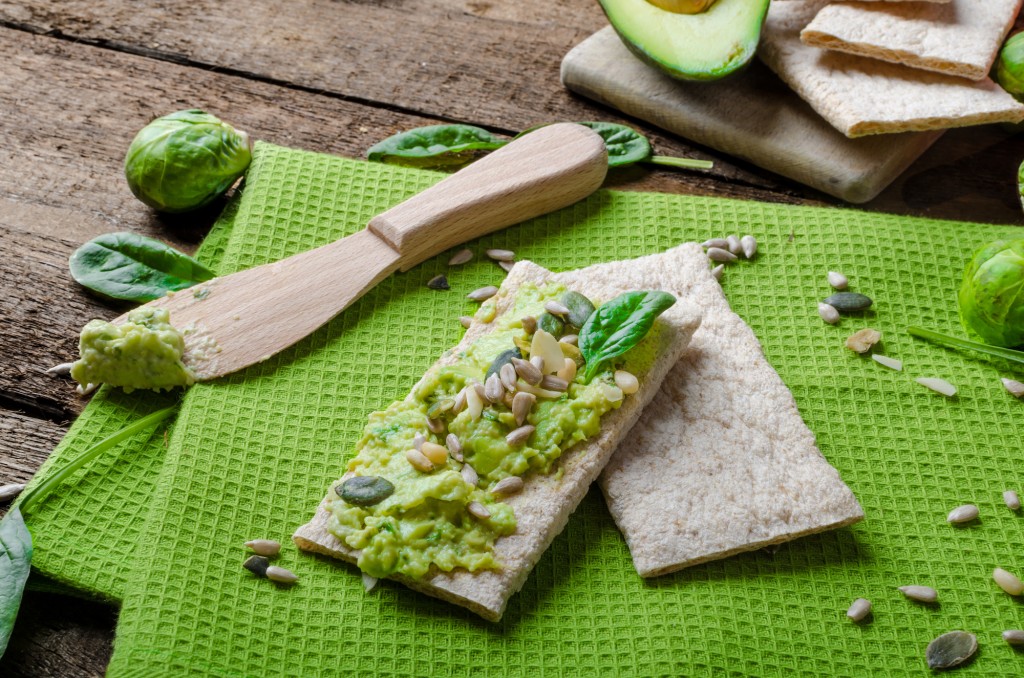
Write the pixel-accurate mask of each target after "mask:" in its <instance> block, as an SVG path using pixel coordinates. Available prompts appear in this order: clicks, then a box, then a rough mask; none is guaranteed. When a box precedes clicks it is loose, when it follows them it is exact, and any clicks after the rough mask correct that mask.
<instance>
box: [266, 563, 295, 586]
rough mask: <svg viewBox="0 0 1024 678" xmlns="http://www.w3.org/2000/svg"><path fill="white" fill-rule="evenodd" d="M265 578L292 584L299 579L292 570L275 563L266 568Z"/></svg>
mask: <svg viewBox="0 0 1024 678" xmlns="http://www.w3.org/2000/svg"><path fill="white" fill-rule="evenodd" d="M267 579H269V580H270V581H276V582H277V583H279V584H294V583H295V582H297V581H299V577H298V576H297V575H296V574H295V573H294V572H292V571H291V570H286V569H284V568H283V567H278V566H277V565H271V566H270V567H268V568H267Z"/></svg>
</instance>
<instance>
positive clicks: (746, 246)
mask: <svg viewBox="0 0 1024 678" xmlns="http://www.w3.org/2000/svg"><path fill="white" fill-rule="evenodd" d="M740 247H741V248H742V249H743V256H745V257H746V258H747V259H753V258H754V255H755V254H757V238H755V237H754V236H752V235H745V236H743V237H742V238H740Z"/></svg>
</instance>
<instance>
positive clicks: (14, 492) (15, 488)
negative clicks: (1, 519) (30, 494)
mask: <svg viewBox="0 0 1024 678" xmlns="http://www.w3.org/2000/svg"><path fill="white" fill-rule="evenodd" d="M24 489H25V483H11V484H10V485H4V486H3V487H0V501H10V500H12V499H14V498H15V497H17V496H18V495H19V494H21V492H22V490H24Z"/></svg>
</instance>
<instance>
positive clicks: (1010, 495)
mask: <svg viewBox="0 0 1024 678" xmlns="http://www.w3.org/2000/svg"><path fill="white" fill-rule="evenodd" d="M1003 501H1004V502H1006V507H1007V508H1008V509H1010V510H1011V511H1019V510H1020V497H1019V496H1017V493H1016V492H1014V491H1013V490H1007V491H1006V492H1003Z"/></svg>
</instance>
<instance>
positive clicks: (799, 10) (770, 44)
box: [758, 0, 1024, 137]
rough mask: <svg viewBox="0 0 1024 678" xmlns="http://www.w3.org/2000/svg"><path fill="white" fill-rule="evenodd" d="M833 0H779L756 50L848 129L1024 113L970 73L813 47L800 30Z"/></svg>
mask: <svg viewBox="0 0 1024 678" xmlns="http://www.w3.org/2000/svg"><path fill="white" fill-rule="evenodd" d="M826 2H827V0H774V1H773V2H772V4H771V6H770V7H769V9H768V16H767V17H766V19H765V24H764V30H763V31H762V38H761V46H760V47H759V50H758V54H759V56H760V57H761V59H762V60H763V61H764V62H765V63H766V64H767V65H768V67H769V68H771V69H772V70H773V71H775V72H776V73H778V75H779V77H781V78H782V79H783V80H784V81H785V82H786V84H788V85H789V86H790V87H791V88H792V89H793V90H794V91H795V92H796V93H797V94H799V95H800V97H801V98H803V99H804V100H805V101H807V102H808V103H809V104H810V105H811V107H812V108H814V110H815V111H817V112H818V114H819V115H821V116H822V117H823V118H825V119H826V120H828V121H829V123H831V124H832V126H833V127H835V128H836V129H838V130H839V131H840V132H842V133H843V134H845V135H846V136H848V137H860V136H865V135H868V134H882V133H887V132H908V131H924V130H931V129H945V128H950V127H963V126H967V125H980V124H985V123H992V122H1020V121H1022V120H1024V106H1022V105H1021V104H1019V103H1018V102H1017V101H1016V100H1014V98H1013V97H1011V96H1010V95H1009V94H1007V93H1006V92H1005V91H1003V89H1002V88H1001V87H999V86H998V85H996V84H995V83H994V82H992V81H991V80H988V79H986V80H979V81H969V80H964V79H963V78H957V77H953V76H948V75H940V74H938V73H930V72H927V71H921V70H918V69H914V68H908V67H906V66H901V65H899V64H889V63H885V62H883V61H879V60H877V59H868V58H866V57H860V56H854V55H850V54H841V53H839V52H832V51H829V50H823V49H820V48H817V47H810V46H808V45H805V44H803V43H802V42H801V41H800V31H801V29H803V27H804V26H806V25H807V24H808V23H809V22H810V21H811V19H812V18H813V17H814V16H815V15H816V14H817V13H818V11H819V10H820V9H821V8H822V7H823V6H824V5H825V4H826Z"/></svg>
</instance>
